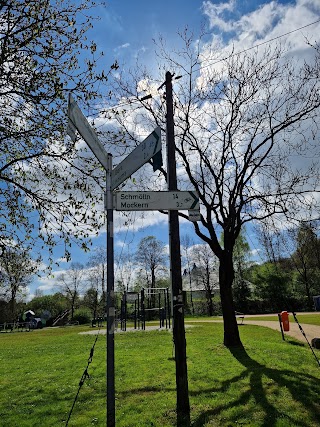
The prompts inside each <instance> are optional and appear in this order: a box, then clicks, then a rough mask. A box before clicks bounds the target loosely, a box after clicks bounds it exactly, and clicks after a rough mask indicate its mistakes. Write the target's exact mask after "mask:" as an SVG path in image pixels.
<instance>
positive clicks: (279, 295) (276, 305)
mask: <svg viewBox="0 0 320 427" xmlns="http://www.w3.org/2000/svg"><path fill="white" fill-rule="evenodd" d="M251 281H252V283H253V285H254V292H253V293H254V297H255V298H256V299H257V300H258V301H259V300H260V304H259V306H260V308H261V309H262V311H264V312H281V311H283V310H290V309H291V301H292V287H291V284H292V281H291V274H290V272H289V273H288V272H287V271H286V270H285V269H281V268H279V266H278V265H276V264H274V263H270V262H266V263H264V264H262V265H256V266H254V268H253V269H252V272H251Z"/></svg>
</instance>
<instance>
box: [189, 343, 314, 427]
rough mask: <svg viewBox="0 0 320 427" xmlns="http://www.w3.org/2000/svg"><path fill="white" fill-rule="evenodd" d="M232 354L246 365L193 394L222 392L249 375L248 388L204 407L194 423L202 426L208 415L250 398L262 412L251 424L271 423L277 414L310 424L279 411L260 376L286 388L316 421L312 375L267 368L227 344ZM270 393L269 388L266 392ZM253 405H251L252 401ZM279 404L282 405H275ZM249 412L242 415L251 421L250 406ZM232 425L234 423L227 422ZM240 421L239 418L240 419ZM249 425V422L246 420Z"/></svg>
mask: <svg viewBox="0 0 320 427" xmlns="http://www.w3.org/2000/svg"><path fill="white" fill-rule="evenodd" d="M229 350H230V352H231V353H232V355H233V356H234V357H235V359H237V361H238V362H239V363H241V365H243V366H244V367H245V368H246V369H245V370H244V371H243V372H242V373H241V374H240V375H238V376H235V377H233V378H231V379H229V380H226V381H223V382H222V384H221V387H219V388H212V389H210V390H202V391H201V392H196V393H193V394H195V395H196V394H197V395H199V394H202V393H205V394H207V393H210V392H211V393H212V392H216V393H223V392H224V391H226V390H227V389H228V388H229V387H230V386H231V385H232V384H234V383H237V382H238V381H241V380H243V379H246V378H248V379H249V390H248V389H246V391H244V392H242V393H241V394H240V396H239V397H238V399H236V400H232V401H230V403H227V404H224V405H219V406H216V407H215V408H213V409H212V410H208V411H205V412H204V413H202V414H201V415H200V416H199V417H198V418H197V419H196V420H195V422H194V423H193V426H194V427H201V426H203V425H205V423H206V422H208V421H209V419H210V418H212V417H214V416H218V415H220V414H222V413H223V412H224V411H226V410H228V409H231V408H235V407H237V406H238V407H244V406H245V405H247V404H249V402H250V401H252V399H254V401H255V407H256V410H257V411H260V413H261V412H263V413H264V415H263V419H262V420H261V422H260V423H259V424H250V425H261V426H262V427H273V426H275V425H276V424H277V422H278V421H279V419H280V418H285V419H286V421H287V423H288V425H292V426H296V427H298V426H301V427H310V421H308V420H306V421H304V420H297V419H296V418H294V417H293V416H291V415H290V414H289V413H288V412H289V411H283V412H282V411H281V410H280V409H278V408H277V407H275V405H274V404H273V403H272V402H271V401H270V399H268V396H267V392H266V387H267V386H266V385H264V384H263V378H268V379H269V380H271V381H273V382H274V383H275V384H276V385H277V387H278V388H286V389H287V390H288V391H289V392H290V394H291V396H292V399H293V400H295V401H296V402H298V403H299V404H301V405H302V406H303V407H305V408H306V410H307V411H308V413H309V414H310V416H311V417H312V418H313V420H314V425H319V424H318V423H319V419H320V405H319V389H320V385H319V379H318V378H316V377H313V376H312V375H308V374H304V373H296V372H293V371H290V370H279V369H274V368H268V367H267V366H265V365H262V364H261V363H259V362H257V361H255V360H254V359H252V358H251V357H250V356H249V355H248V353H247V352H246V350H245V349H244V348H230V349H229ZM269 393H270V392H269ZM251 406H252V405H251ZM278 406H280V407H281V405H278ZM248 411H251V413H248V414H245V409H244V415H245V416H246V418H248V417H251V418H250V419H251V421H252V422H254V416H255V414H254V412H253V410H252V409H249V410H248ZM232 421H234V422H236V421H237V420H236V419H235V420H231V419H230V422H232ZM226 425H233V424H230V423H229V424H226ZM239 425H241V421H240V422H239ZM247 425H248V424H247Z"/></svg>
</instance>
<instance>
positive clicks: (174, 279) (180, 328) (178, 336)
mask: <svg viewBox="0 0 320 427" xmlns="http://www.w3.org/2000/svg"><path fill="white" fill-rule="evenodd" d="M172 77H173V76H172V74H171V73H170V72H169V71H167V73H166V81H165V88H166V104H167V120H166V130H167V175H168V190H169V191H177V172H176V153H175V141H174V121H173V98H172ZM169 244H170V275H171V286H172V300H173V340H174V348H175V363H176V387H177V426H178V427H179V426H180V427H186V426H189V425H190V403H189V393H188V372H187V352H186V337H185V328H184V307H183V295H182V275H181V254H180V232H179V216H178V211H177V210H169Z"/></svg>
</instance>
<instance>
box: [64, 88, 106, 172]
mask: <svg viewBox="0 0 320 427" xmlns="http://www.w3.org/2000/svg"><path fill="white" fill-rule="evenodd" d="M68 117H69V121H70V122H69V124H68V135H69V136H70V138H71V139H72V140H73V141H74V140H75V129H77V130H78V132H79V133H80V135H81V136H82V138H83V139H84V140H85V141H86V143H87V144H88V146H89V147H90V149H91V151H92V152H93V154H94V155H95V156H96V158H97V159H98V160H99V162H100V163H101V165H102V166H103V167H104V169H105V170H108V166H107V152H106V150H105V149H104V147H103V145H102V144H101V142H100V141H99V138H98V136H97V134H96V133H95V131H94V129H93V128H92V126H90V124H89V122H88V120H87V119H86V118H85V116H84V115H83V114H82V111H81V110H80V108H79V107H78V105H77V103H76V101H75V100H74V99H73V98H72V96H71V95H70V94H69V103H68Z"/></svg>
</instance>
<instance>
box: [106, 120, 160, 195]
mask: <svg viewBox="0 0 320 427" xmlns="http://www.w3.org/2000/svg"><path fill="white" fill-rule="evenodd" d="M160 150H161V130H160V127H157V128H156V129H155V130H154V131H153V132H152V133H151V134H150V135H149V136H148V137H147V138H146V139H145V140H144V141H143V142H141V144H140V145H138V146H137V147H136V148H135V149H134V150H133V151H132V152H131V153H130V154H128V156H127V157H126V158H125V159H124V160H122V162H121V163H119V164H118V166H117V167H115V168H114V169H113V171H112V176H111V189H112V190H114V189H115V188H117V187H118V186H119V185H120V184H121V183H122V182H123V181H125V180H126V179H127V178H129V176H131V175H132V174H133V173H134V172H136V171H137V170H138V169H139V168H141V166H142V165H144V164H145V163H147V161H149V160H150V159H151V158H152V157H153V156H154V155H155V154H156V153H158V152H159V151H160Z"/></svg>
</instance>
